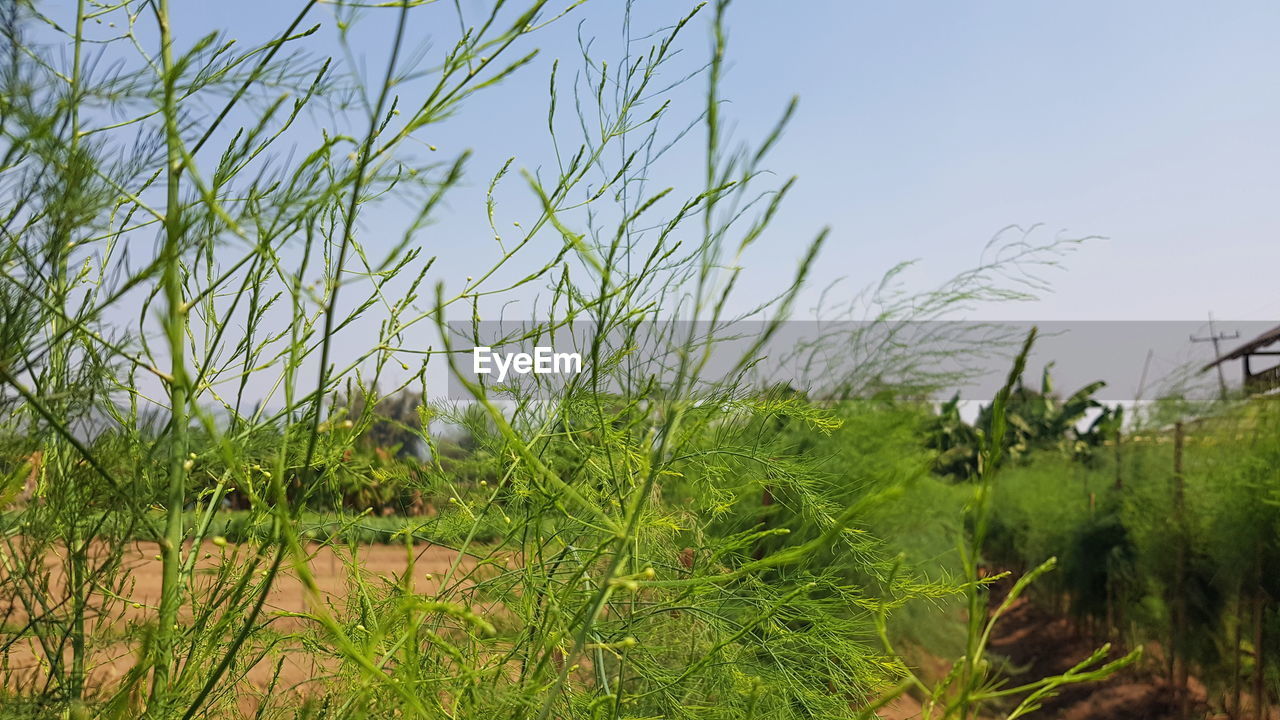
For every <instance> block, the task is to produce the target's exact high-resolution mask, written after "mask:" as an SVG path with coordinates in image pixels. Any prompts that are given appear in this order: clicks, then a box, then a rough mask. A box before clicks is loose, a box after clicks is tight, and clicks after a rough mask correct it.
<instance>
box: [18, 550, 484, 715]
mask: <svg viewBox="0 0 1280 720" xmlns="http://www.w3.org/2000/svg"><path fill="white" fill-rule="evenodd" d="M95 551H96V552H100V551H101V549H100V548H99V549H96V550H95ZM157 552H158V548H157V546H156V544H155V543H142V542H139V543H134V544H133V545H131V546H130V547H129V548H128V549H127V550H126V553H125V558H124V566H125V568H127V572H128V576H129V583H128V586H129V591H128V594H127V603H117V606H118V607H119V608H120V611H119V613H118V614H115V615H113V616H112V618H110V620H105V619H104V620H102V622H110V623H111V625H112V628H109V629H108V630H112V629H117V628H119V627H122V626H125V625H128V624H132V623H136V622H146V621H147V620H149V619H152V618H153V617H154V613H155V607H156V605H157V604H158V603H159V600H160V585H161V573H162V564H161V562H160V561H159V560H157ZM237 552H239V553H240V555H241V557H244V556H245V554H247V553H251V551H250V550H249V549H248V548H246V547H244V546H239V547H237V546H235V545H231V546H226V547H218V546H215V545H213V544H212V543H206V544H205V545H204V546H203V547H202V548H201V552H200V553H199V556H198V557H199V558H200V559H199V560H198V563H197V568H198V570H197V575H196V583H195V584H196V588H197V589H196V592H197V594H198V593H199V592H200V590H199V587H200V585H201V581H200V578H201V571H203V570H211V569H212V568H214V567H216V566H217V565H218V564H219V563H220V562H221V561H222V557H223V554H224V553H237ZM311 552H312V559H311V562H310V563H309V564H308V567H309V569H310V571H311V573H312V575H313V576H314V578H315V581H316V585H317V586H318V587H319V590H320V594H321V597H322V600H323V601H324V602H325V603H326V604H332V605H333V606H340V605H341V604H342V603H343V601H344V600H345V599H346V597H347V595H348V593H349V581H350V573H349V569H348V563H349V562H351V559H350V558H349V557H346V556H345V555H343V554H340V553H337V552H335V551H334V550H332V549H330V548H328V547H320V546H315V547H313V548H312V549H311ZM357 553H358V554H357V558H358V560H357V562H358V565H359V567H360V571H361V574H362V575H363V577H364V579H365V581H367V582H369V583H370V584H372V585H377V584H381V583H391V582H396V579H397V578H398V577H400V576H401V575H403V574H404V572H405V571H406V569H407V567H408V554H407V550H406V548H405V547H403V546H390V545H365V546H361V547H360V548H359V549H358V551H357ZM413 553H414V578H413V582H414V583H415V587H416V588H417V589H418V591H419V592H424V593H431V592H434V591H435V590H436V589H438V588H439V587H440V582H441V578H442V577H443V576H444V575H445V574H446V573H447V572H448V570H449V567H450V565H451V564H452V563H453V562H454V560H455V558H456V557H457V553H456V552H455V551H453V550H450V549H448V548H444V547H441V546H436V545H418V546H415V547H414V548H413ZM46 564H47V565H48V566H49V568H50V570H51V571H52V574H51V576H50V583H51V585H52V586H53V591H54V593H53V594H54V596H60V594H61V592H62V582H63V579H62V578H61V576H60V575H61V567H62V564H61V562H60V561H59V559H58V558H56V557H50V558H49V559H48V560H47V561H46ZM472 565H474V563H473V562H470V561H467V562H463V563H462V568H463V570H464V571H465V569H466V568H467V567H469V566H472ZM7 581H10V579H9V578H6V577H4V576H3V574H2V573H0V583H3V582H7ZM11 592H13V590H11ZM16 592H21V591H20V590H16ZM6 594H7V597H9V598H13V597H14V595H12V594H9V593H6ZM310 609H311V607H310V603H309V601H308V600H307V598H306V594H305V592H304V588H303V585H302V583H301V582H300V581H299V580H298V578H297V575H296V572H295V571H294V570H293V569H291V568H287V566H286V569H284V570H283V571H282V573H281V576H280V577H279V578H278V579H277V581H276V582H275V583H274V584H273V587H272V589H271V591H270V593H269V595H268V596H267V600H266V603H265V605H264V608H263V615H264V617H266V618H273V619H272V625H271V627H272V628H273V630H276V631H279V632H292V631H296V630H298V629H299V628H301V627H302V626H303V625H304V624H305V623H306V621H305V620H301V619H299V618H296V617H292V616H291V615H292V614H294V613H303V612H307V611H308V610H310ZM0 615H3V617H4V620H5V625H6V626H7V627H14V626H18V625H22V624H24V623H25V622H26V618H27V614H26V612H25V610H24V608H23V607H22V604H21V603H20V602H17V601H14V600H12V599H11V600H7V601H0ZM93 624H94V623H93V622H92V621H91V623H90V625H91V631H92V630H93V629H96V628H92V625H93ZM136 650H137V648H135V647H133V646H132V645H131V644H126V643H119V644H115V645H107V646H98V647H97V648H96V650H95V652H94V655H93V657H92V658H91V662H90V666H91V667H92V670H91V671H90V673H89V679H88V687H90V688H100V689H109V688H112V687H116V686H117V684H118V682H119V680H120V679H121V678H123V677H124V675H125V673H126V672H127V671H128V670H129V669H130V668H132V667H133V666H134V665H135V664H136V663H137V662H138V657H137V656H136ZM3 660H4V670H5V673H6V675H7V683H6V684H7V685H8V688H9V689H10V690H17V691H19V692H21V693H23V694H30V693H36V694H38V693H39V692H40V689H41V688H42V687H43V686H44V683H45V678H44V675H45V674H46V673H47V668H46V667H45V666H43V665H42V654H41V653H40V652H39V651H38V650H37V649H36V645H35V642H34V641H33V640H30V639H24V640H20V641H18V642H16V643H14V644H12V645H10V646H9V647H8V649H7V651H6V652H5V653H4V658H3ZM276 660H280V661H281V662H282V665H281V672H280V678H279V681H278V684H277V687H278V688H282V689H289V690H293V691H297V692H303V693H305V692H306V690H307V685H308V683H310V682H312V681H314V680H315V679H316V678H320V677H324V676H326V675H327V674H328V673H327V671H326V669H325V668H323V667H321V666H320V665H319V664H318V663H317V660H316V656H315V655H314V654H313V653H308V652H305V651H302V650H301V649H300V648H289V647H282V648H281V649H280V650H279V652H275V653H273V654H272V655H271V656H270V657H269V658H267V659H266V660H264V661H263V662H260V663H258V664H257V665H256V666H254V667H253V668H251V669H250V670H249V671H248V674H247V675H246V677H245V680H244V681H243V682H244V683H247V685H248V687H241V688H237V689H236V690H235V692H236V693H237V694H238V695H239V696H240V701H239V706H240V711H241V712H242V713H252V711H253V710H255V709H256V707H257V704H258V699H257V698H256V697H255V695H256V694H257V691H261V690H263V689H264V688H266V687H267V686H268V684H269V683H270V682H271V680H272V675H273V674H274V672H275V661H276Z"/></svg>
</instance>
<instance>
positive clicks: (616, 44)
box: [51, 0, 1280, 362]
mask: <svg viewBox="0 0 1280 720" xmlns="http://www.w3.org/2000/svg"><path fill="white" fill-rule="evenodd" d="M460 4H461V6H462V7H463V8H464V13H465V14H466V15H467V16H468V19H469V20H471V19H476V18H478V16H479V8H480V7H482V6H487V5H488V3H487V2H486V3H477V2H473V1H470V0H460ZM563 4H568V3H567V0H565V2H564V3H556V4H555V7H560V6H561V5H563ZM53 5H56V6H58V7H63V6H64V5H65V3H61V2H59V3H51V6H53ZM694 5H695V3H693V2H689V1H688V0H639V1H638V2H636V3H635V9H636V15H635V18H634V23H633V33H634V35H636V36H639V35H642V34H644V33H645V32H648V31H651V30H654V29H657V28H660V27H663V26H665V25H667V24H669V23H670V22H672V21H674V20H675V19H676V18H678V17H680V16H681V15H683V14H684V13H686V12H688V11H689V10H690V9H691V8H692V7H693V6H694ZM174 7H175V12H176V13H177V16H176V22H175V26H176V28H175V29H176V33H177V35H178V37H179V38H180V41H179V42H180V44H183V45H186V44H189V43H190V42H192V41H194V39H195V38H196V37H198V36H200V35H203V34H205V33H207V32H209V31H212V30H214V29H224V30H226V31H227V32H228V33H229V34H230V36H232V37H238V38H241V39H242V40H244V41H246V42H252V41H255V40H263V39H266V38H267V37H270V36H271V35H272V34H273V33H274V32H277V31H278V30H279V29H280V28H282V27H283V26H284V24H285V23H287V21H288V19H289V18H290V17H291V16H292V14H293V13H294V12H295V11H296V8H297V7H299V4H298V3H297V2H294V1H292V0H290V1H288V2H286V1H285V0H270V1H269V2H263V1H262V0H257V1H255V2H247V1H246V0H225V1H224V2H216V3H215V2H195V1H194V0H175V2H174ZM623 7H624V3H623V2H622V0H589V1H588V2H587V3H586V4H585V5H584V6H582V7H580V8H577V9H576V10H575V11H574V13H573V14H572V15H571V17H569V18H568V19H566V20H563V21H560V22H559V23H558V24H556V25H555V26H554V27H552V28H549V29H547V30H545V31H541V32H539V33H536V34H534V35H533V36H532V37H530V38H527V41H525V39H522V44H521V45H518V46H517V48H515V49H513V51H512V54H513V56H514V55H516V54H520V53H522V52H523V51H525V50H528V49H531V48H532V47H534V46H537V47H540V48H542V51H543V52H542V55H541V56H540V58H539V59H538V60H537V61H536V62H534V63H533V64H532V65H530V66H529V67H526V68H524V69H523V70H522V71H521V72H520V73H519V74H518V75H516V76H515V77H513V78H512V79H510V80H509V81H508V82H506V83H505V84H504V85H502V86H501V87H499V88H497V89H494V90H491V91H488V92H486V93H484V94H482V95H480V96H478V97H476V98H474V99H473V100H472V101H470V102H469V103H468V104H467V105H466V106H465V108H464V109H463V111H462V113H461V114H460V115H459V116H458V117H456V118H452V119H450V120H449V121H448V122H446V123H445V124H444V125H442V126H439V127H432V128H429V129H428V130H427V131H424V132H423V133H422V134H421V135H422V137H421V140H422V142H423V143H427V142H430V143H432V144H434V145H436V146H438V147H439V149H440V153H441V156H442V157H452V156H453V155H454V154H456V153H458V152H460V151H462V150H463V149H468V148H469V149H471V150H473V151H474V153H475V154H474V159H473V160H472V162H471V164H470V174H469V176H468V178H467V181H466V183H467V185H466V187H464V188H462V189H460V190H459V191H458V192H457V193H455V194H454V195H452V196H451V197H450V201H449V203H448V207H447V209H446V212H445V213H444V214H443V215H442V216H441V217H440V220H439V222H438V224H436V225H434V226H433V227H432V228H430V229H429V230H428V231H427V232H426V233H424V234H423V235H422V237H421V242H422V243H423V245H424V248H425V251H426V253H427V254H428V255H431V254H435V255H439V256H440V260H439V262H438V263H437V265H436V266H435V270H434V271H433V274H432V276H431V277H429V279H428V281H429V282H433V281H434V280H435V279H440V278H443V279H444V280H445V281H446V282H447V283H448V284H449V285H450V287H451V288H453V289H456V288H457V287H458V286H459V285H460V283H461V282H462V279H463V278H464V277H466V276H467V275H471V274H476V273H478V272H479V271H481V270H482V269H483V268H485V267H487V266H488V260H489V259H491V258H492V257H493V256H494V254H495V251H496V248H495V245H494V243H493V242H492V237H491V234H490V233H489V231H488V229H487V223H486V222H485V215H484V206H483V198H482V193H481V192H480V190H481V189H482V188H483V187H484V186H485V184H486V183H487V180H488V178H489V177H490V176H491V175H492V173H493V172H494V171H495V170H496V169H497V168H498V167H499V166H501V164H502V162H503V161H504V160H505V159H506V158H507V157H509V156H515V157H516V161H515V164H514V167H515V168H527V169H530V170H536V169H537V168H539V167H544V168H546V167H550V166H551V164H552V158H553V156H552V154H551V149H550V148H551V145H550V142H549V140H548V137H547V133H546V130H545V122H544V118H545V114H546V98H547V75H548V72H549V69H550V66H551V62H552V60H553V59H557V58H558V59H560V60H561V68H562V76H561V78H562V79H561V87H562V88H565V87H566V86H567V85H568V84H569V83H570V82H571V78H572V74H573V72H575V71H576V69H577V68H578V67H579V66H580V56H579V52H578V45H577V38H578V37H579V36H580V35H581V36H584V37H594V38H596V40H595V45H594V52H595V54H596V55H597V56H599V57H604V58H614V59H615V61H616V59H618V58H620V57H621V56H622V53H623V51H624V47H625V44H624V42H623V39H622V38H623V36H622V33H621V16H622V8H623ZM380 12H381V15H380V16H381V17H383V18H384V19H389V17H387V16H389V15H391V14H392V12H393V11H380ZM414 12H415V13H417V15H416V17H419V20H418V21H417V22H416V23H415V24H414V25H413V26H411V30H410V37H411V38H412V40H413V41H414V42H415V43H417V42H420V43H431V44H432V46H433V51H434V52H440V51H441V50H442V49H443V48H445V47H447V46H448V45H449V44H450V43H452V42H453V40H454V38H456V33H457V22H456V19H454V18H453V15H452V3H450V2H438V3H436V4H434V5H429V6H428V7H424V8H420V9H419V10H415V11H414ZM707 14H708V13H707V12H706V11H704V13H703V15H704V16H705V15H707ZM378 17H379V16H377V15H375V16H373V17H371V18H370V19H368V20H367V21H366V22H365V23H364V24H362V25H360V26H358V27H359V29H358V30H357V32H356V35H355V37H356V38H357V41H356V43H355V47H354V50H355V53H356V54H357V56H358V57H359V58H360V60H361V61H362V62H365V63H367V65H368V67H369V68H370V73H371V74H372V73H378V74H380V73H381V68H382V67H383V65H384V63H385V58H386V53H387V47H388V42H387V35H386V30H387V29H388V25H387V24H385V23H380V21H379V20H378V19H377V18H378ZM315 21H318V22H320V23H322V28H321V30H320V33H319V34H318V35H317V36H316V37H315V38H312V39H310V40H308V41H307V42H308V43H310V49H311V51H312V52H313V53H321V54H324V53H336V52H337V51H338V46H337V44H336V43H335V42H334V41H333V38H334V36H335V29H334V23H333V21H332V15H331V13H330V12H329V11H328V10H327V9H323V8H322V9H320V10H318V11H317V12H316V14H315V17H314V20H313V21H312V22H315ZM706 21H707V18H706V17H703V18H702V19H700V20H698V21H695V23H694V25H693V26H692V27H691V28H690V29H689V30H688V31H687V33H686V35H685V37H684V41H683V42H682V43H680V48H681V49H682V55H681V56H680V58H679V61H678V62H677V63H676V66H677V68H683V69H685V70H688V69H692V68H696V67H698V66H699V65H700V64H701V63H702V62H704V60H705V57H706V50H707V46H708V26H707V24H706ZM307 24H310V22H309V23H307ZM729 31H730V34H729V71H728V75H727V77H726V80H725V85H724V88H723V94H724V97H725V99H726V100H727V101H728V106H727V108H726V115H727V116H728V117H729V118H730V119H731V121H732V122H733V124H734V127H735V134H736V136H737V137H742V138H757V139H758V138H759V137H760V136H762V134H763V133H765V132H766V131H767V129H768V127H769V126H770V125H771V124H772V122H773V121H774V119H775V118H776V117H777V115H778V113H779V112H780V110H781V108H782V107H783V106H784V105H785V103H786V102H787V101H788V99H789V98H790V97H791V96H792V95H798V96H799V97H800V107H799V112H798V114H797V115H796V117H795V120H794V122H793V123H792V125H791V128H790V131H789V132H788V133H787V134H786V135H785V137H784V138H783V140H782V141H781V142H780V144H779V145H778V147H777V149H776V152H775V153H774V154H773V156H772V159H771V161H770V162H769V163H768V166H769V167H770V168H771V169H773V170H774V171H776V172H777V173H778V177H779V179H781V178H782V177H785V176H788V175H791V174H795V175H798V176H799V184H798V185H797V186H796V189H795V191H794V192H793V194H792V196H791V199H790V201H789V202H788V204H787V205H786V206H785V207H784V209H783V211H782V212H781V213H780V215H779V216H778V218H777V221H776V222H775V223H774V226H773V230H771V231H770V232H769V233H768V234H767V235H766V237H765V238H764V239H763V240H762V241H761V242H760V243H759V244H758V245H757V246H756V248H755V249H754V250H753V252H752V253H751V254H750V255H749V256H748V257H747V258H746V262H745V266H746V277H745V279H744V282H742V283H741V284H740V285H741V286H742V287H744V288H748V289H749V290H748V292H747V293H745V295H744V296H742V299H741V300H740V301H739V306H746V305H749V304H750V303H752V302H754V301H756V300H759V299H760V297H762V296H763V295H764V289H769V290H778V289H781V288H782V287H785V286H786V285H787V284H788V282H789V280H790V277H791V272H792V271H793V269H794V267H795V265H796V261H797V259H798V257H799V256H800V254H801V252H802V250H803V248H804V246H805V244H806V243H807V242H808V241H809V240H810V239H811V238H812V237H813V235H814V234H815V233H816V232H817V231H818V230H819V229H820V228H821V227H823V226H827V225H829V226H830V227H831V228H832V234H831V237H830V240H829V242H828V245H827V247H826V250H825V252H824V254H823V256H822V258H821V261H820V263H819V264H818V267H817V268H816V271H815V274H814V277H813V280H812V283H811V289H810V290H809V291H808V292H807V293H806V294H805V295H804V296H803V298H802V302H801V303H800V305H799V309H800V310H801V311H803V310H805V309H807V308H809V307H811V306H812V305H813V304H814V302H815V300H816V298H817V294H818V292H819V290H820V289H821V288H822V287H824V286H827V285H828V284H829V283H831V282H834V281H836V280H837V279H838V278H842V277H843V278H847V280H846V282H845V284H844V285H842V286H840V287H841V288H842V290H841V291H840V292H841V293H843V297H849V296H852V295H853V294H854V293H855V292H856V291H857V290H858V289H860V288H862V287H864V286H866V285H868V284H871V283H874V282H875V281H876V280H877V279H879V278H880V276H881V275H882V273H883V272H884V271H885V270H886V269H888V268H890V267H892V266H893V265H895V264H896V263H898V262H901V261H904V260H912V259H920V260H921V264H920V265H919V266H918V267H917V268H916V269H915V270H913V271H912V272H911V273H910V274H909V275H907V276H906V282H907V283H908V286H907V289H908V290H923V289H926V288H928V287H930V286H932V285H933V284H936V283H937V282H940V281H941V280H943V279H944V278H946V277H949V276H950V275H952V274H954V273H956V272H958V271H961V270H964V269H966V268H969V267H972V266H973V265H974V264H975V263H976V262H977V261H978V259H979V254H980V251H981V250H982V247H983V245H984V244H985V243H986V242H987V240H988V239H989V238H990V237H991V236H992V234H993V233H995V232H996V231H997V230H999V229H1000V228H1002V227H1005V226H1007V225H1011V224H1017V225H1024V226H1030V225H1033V224H1036V223H1043V229H1042V230H1041V231H1040V233H1039V234H1038V236H1037V237H1038V238H1039V239H1041V240H1048V239H1050V238H1052V237H1053V236H1054V235H1055V234H1056V233H1059V232H1060V233H1062V234H1063V235H1064V236H1072V237H1076V236H1085V235H1101V236H1106V238H1107V239H1104V240H1095V241H1091V242H1089V243H1088V244H1086V245H1085V246H1084V247H1083V248H1081V249H1080V250H1079V251H1078V252H1076V253H1075V254H1074V255H1072V256H1070V257H1068V258H1066V259H1065V266H1066V271H1064V272H1057V273H1054V274H1052V276H1051V278H1050V279H1051V280H1052V282H1053V286H1054V292H1053V293H1052V294H1050V295H1048V296H1046V297H1044V298H1043V299H1042V300H1041V301H1040V302H1037V303H1033V304H1025V305H1017V306H1010V305H999V306H984V307H981V308H979V309H978V310H977V311H976V312H975V313H973V314H970V315H969V316H968V317H970V318H981V319H992V318H1004V319H1013V318H1017V319H1029V320H1108V319H1116V320H1196V319H1200V318H1204V317H1206V315H1207V313H1209V312H1213V313H1214V314H1215V315H1216V316H1217V317H1218V318H1219V319H1222V320H1231V319H1241V320H1245V319H1252V320H1275V321H1280V295H1277V293H1276V292H1275V290H1274V287H1275V284H1274V280H1273V274H1274V269H1275V268H1277V267H1280V242H1277V239H1278V238H1280V202H1277V201H1276V197H1277V195H1280V171H1278V168H1280V44H1277V43H1276V42H1275V38H1276V37H1280V3H1275V2H1272V1H1271V0H1241V1H1239V2H1233V3H1214V4H1209V3H1202V2H1188V1H1185V0H1174V1H1164V2H1154V1H1151V2H1124V3H1117V2H1114V1H1109V2H1104V1H1101V0H1087V1H1080V2H1072V3H1047V2H1035V3H1028V2H1012V1H1005V2H994V1H988V0H963V1H960V2H957V1H955V0H934V1H930V2H905V1H892V2H889V1H884V0H881V1H880V2H864V1H847V2H836V1H834V0H827V1H819V0H809V1H803V2H761V1H760V0H737V2H735V3H734V4H733V6H732V10H731V15H730V20H729ZM645 46H646V44H645V43H639V42H638V43H637V44H636V45H635V46H634V48H635V49H636V50H637V51H639V50H642V49H643V47H645ZM673 72H678V70H675V71H673ZM673 77H674V76H673ZM702 93H703V81H702V80H701V79H696V80H694V81H693V83H692V84H691V85H690V86H688V87H686V88H684V89H683V90H680V91H677V92H675V93H674V94H673V95H672V98H673V100H674V103H675V104H674V106H673V110H672V116H673V118H690V117H693V116H694V115H696V113H697V112H698V111H700V109H701V107H702ZM567 105H568V103H567V102H566V101H565V100H563V99H562V109H564V108H565V107H566V106H567ZM343 129H344V130H347V131H362V130H363V128H343ZM311 130H312V134H313V135H314V134H316V133H315V132H314V131H315V128H314V127H313V128H311ZM700 142H701V140H700V138H698V137H694V138H693V139H692V142H691V144H690V146H689V151H687V152H684V153H681V154H679V155H675V156H671V157H668V158H667V159H666V160H664V161H663V162H662V163H661V164H660V165H659V166H658V167H657V168H655V177H654V178H653V183H652V185H651V188H650V189H653V188H656V187H659V186H663V185H668V184H675V185H679V186H681V187H685V188H687V187H690V186H697V184H698V183H699V182H700V174H701V164H700V163H701V158H700V156H699V152H698V148H699V144H700ZM308 145H310V141H309V142H308ZM500 200H501V202H502V204H501V205H500V208H499V223H500V224H502V225H503V226H509V225H510V221H511V220H512V219H526V220H528V219H532V217H531V216H532V213H531V212H530V197H529V193H528V191H527V189H526V188H524V186H523V185H522V183H520V182H518V181H516V182H512V183H510V184H509V186H508V189H506V190H504V191H503V193H502V194H501V195H500ZM522 213H524V214H523V215H522ZM401 220H403V218H399V217H396V216H394V214H382V213H378V214H369V215H367V216H365V217H364V218H363V219H362V225H363V231H364V236H363V238H364V240H365V242H366V243H369V244H371V245H372V246H374V247H376V245H377V242H378V241H377V237H378V236H379V235H383V234H385V235H386V236H387V242H388V244H389V243H390V242H391V241H394V240H395V239H398V237H399V230H400V228H401V227H402V225H401V224H400V222H399V221H401ZM544 242H545V246H544V247H543V248H541V249H537V250H536V251H535V252H533V253H531V254H530V258H531V260H530V262H532V258H537V259H542V258H544V257H546V256H547V254H548V253H550V252H553V251H554V249H555V247H556V246H557V245H558V244H559V239H558V238H554V237H547V238H546V239H545V241H544ZM526 269H527V266H525V265H519V266H518V267H515V268H513V269H512V272H511V273H510V274H511V275H513V276H517V275H519V274H521V272H523V271H525V270H526ZM840 298H841V295H840V293H837V296H836V299H837V300H838V299H840ZM377 320H378V319H377V318H370V321H369V323H368V326H367V327H366V328H363V329H362V328H360V327H355V328H352V329H349V330H348V331H346V332H345V333H344V335H343V338H342V340H341V343H340V346H339V352H341V351H342V348H346V347H368V346H369V342H367V340H369V338H371V337H373V336H374V330H373V329H372V328H373V327H374V326H376V323H377ZM425 331H426V329H425V328H424V332H425ZM421 340H422V342H421V344H422V345H423V346H424V347H425V346H426V345H427V344H429V343H430V338H429V337H428V336H427V335H424V336H423V338H422V339H421ZM1203 349H1205V348H1204V347H1203V346H1202V347H1198V348H1195V350H1196V351H1200V350H1203ZM339 359H341V358H339ZM1138 362H1140V361H1138Z"/></svg>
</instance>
